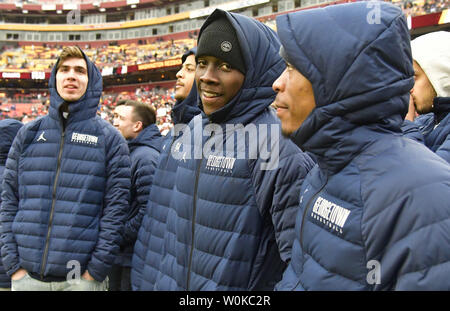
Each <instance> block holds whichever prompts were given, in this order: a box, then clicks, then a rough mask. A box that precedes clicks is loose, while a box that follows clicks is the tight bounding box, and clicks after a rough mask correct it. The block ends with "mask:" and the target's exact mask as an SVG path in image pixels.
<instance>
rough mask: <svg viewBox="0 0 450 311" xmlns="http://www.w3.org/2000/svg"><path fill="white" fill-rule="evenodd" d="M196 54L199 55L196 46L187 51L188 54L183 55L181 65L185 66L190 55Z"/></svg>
mask: <svg viewBox="0 0 450 311" xmlns="http://www.w3.org/2000/svg"><path fill="white" fill-rule="evenodd" d="M195 53H197V47H196V46H195V47H193V48H192V49H190V50H188V51H186V52H185V53H184V54H183V56H181V63H182V64H184V62H185V60H186V58H187V57H188V56H189V55H195Z"/></svg>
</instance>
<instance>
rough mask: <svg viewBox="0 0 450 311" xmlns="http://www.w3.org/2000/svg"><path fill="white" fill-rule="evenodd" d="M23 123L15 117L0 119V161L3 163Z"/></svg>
mask: <svg viewBox="0 0 450 311" xmlns="http://www.w3.org/2000/svg"><path fill="white" fill-rule="evenodd" d="M22 126H23V123H22V122H20V121H17V120H15V119H5V120H1V121H0V163H3V164H4V163H5V161H6V158H7V157H8V153H9V149H10V148H11V145H12V143H13V141H14V138H15V137H16V135H17V132H18V131H19V130H20V128H21V127H22Z"/></svg>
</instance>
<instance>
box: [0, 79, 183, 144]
mask: <svg viewBox="0 0 450 311" xmlns="http://www.w3.org/2000/svg"><path fill="white" fill-rule="evenodd" d="M174 91H175V90H174V88H162V87H154V88H152V89H150V88H149V86H142V87H138V88H136V91H135V92H120V93H114V92H104V93H103V96H102V98H101V99H100V102H101V105H99V109H98V115H99V116H100V117H101V118H102V119H104V120H107V121H109V122H111V124H112V122H113V111H114V107H115V106H116V104H117V102H118V101H120V100H122V99H132V100H138V101H140V102H143V103H145V104H147V105H151V106H152V107H153V108H154V109H155V110H156V115H157V117H156V125H157V126H158V128H159V129H160V131H161V133H162V134H163V135H165V134H167V132H168V131H169V130H170V128H171V127H172V125H173V124H172V118H171V111H172V107H173V105H174V104H175V99H174V94H175V93H174ZM49 103H50V98H49V94H48V92H42V93H39V92H37V93H31V94H22V93H16V94H14V95H10V96H8V95H6V94H5V93H1V92H0V120H3V119H6V118H14V119H17V120H20V121H22V122H23V123H27V122H30V121H32V120H34V119H36V118H37V117H39V116H43V115H46V114H47V111H48V106H49Z"/></svg>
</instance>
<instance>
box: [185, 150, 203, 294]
mask: <svg viewBox="0 0 450 311" xmlns="http://www.w3.org/2000/svg"><path fill="white" fill-rule="evenodd" d="M202 162H203V156H202V159H200V161H199V163H198V164H197V169H196V172H195V184H194V204H193V211H192V229H191V233H192V245H191V251H190V253H189V263H188V275H187V282H186V290H188V291H189V288H190V285H191V284H190V283H191V268H192V255H193V253H194V239H195V218H196V216H197V190H198V180H199V179H200V168H201V164H202Z"/></svg>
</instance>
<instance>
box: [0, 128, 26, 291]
mask: <svg viewBox="0 0 450 311" xmlns="http://www.w3.org/2000/svg"><path fill="white" fill-rule="evenodd" d="M22 126H23V124H22V122H20V121H17V120H14V119H6V120H1V121H0V177H1V176H3V171H4V170H5V163H6V159H7V158H8V152H9V149H10V148H11V145H12V142H13V140H14V137H16V135H17V132H18V131H19V129H20V128H21V127H22ZM1 192H2V186H1V184H0V194H1ZM1 203H2V200H1V199H0V204H1ZM0 226H1V224H0ZM1 245H2V242H1V241H0V248H1ZM10 287H11V278H10V277H9V276H8V275H7V274H6V271H5V268H4V267H3V264H1V262H0V288H10Z"/></svg>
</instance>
